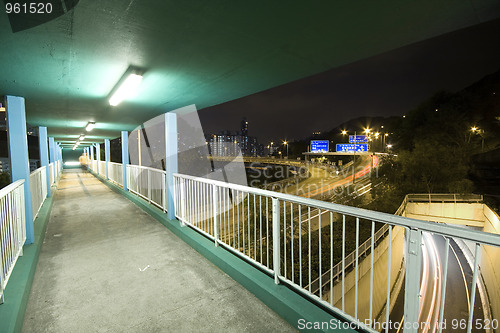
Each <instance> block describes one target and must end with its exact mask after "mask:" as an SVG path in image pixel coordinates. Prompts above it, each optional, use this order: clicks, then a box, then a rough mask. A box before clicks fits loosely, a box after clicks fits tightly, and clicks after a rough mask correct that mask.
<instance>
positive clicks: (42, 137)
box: [38, 126, 50, 198]
mask: <svg viewBox="0 0 500 333" xmlns="http://www.w3.org/2000/svg"><path fill="white" fill-rule="evenodd" d="M38 143H39V145H40V165H41V166H42V167H45V172H46V177H47V198H48V197H50V168H49V146H48V145H47V127H44V126H39V127H38Z"/></svg>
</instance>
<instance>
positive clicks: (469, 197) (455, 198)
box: [405, 193, 483, 203]
mask: <svg viewBox="0 0 500 333" xmlns="http://www.w3.org/2000/svg"><path fill="white" fill-rule="evenodd" d="M405 200H407V201H408V202H429V203H431V202H454V203H457V202H471V203H482V202H483V196H482V195H480V194H449V193H422V194H408V195H407V196H406V198H405Z"/></svg>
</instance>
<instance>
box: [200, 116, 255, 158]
mask: <svg viewBox="0 0 500 333" xmlns="http://www.w3.org/2000/svg"><path fill="white" fill-rule="evenodd" d="M240 125H241V126H240V129H241V132H236V134H231V132H229V131H227V130H226V131H221V132H219V133H218V134H212V135H208V136H207V137H206V140H207V143H208V144H209V147H210V153H211V154H212V156H236V155H238V154H240V153H241V154H242V155H243V156H261V155H262V154H263V151H262V149H259V148H260V147H259V144H258V142H257V138H255V137H249V136H248V121H247V119H246V118H243V119H242V120H241V124H240Z"/></svg>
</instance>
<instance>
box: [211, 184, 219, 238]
mask: <svg viewBox="0 0 500 333" xmlns="http://www.w3.org/2000/svg"><path fill="white" fill-rule="evenodd" d="M217 195H218V190H217V185H212V200H213V211H214V214H213V215H214V238H215V246H218V241H219V235H218V228H219V226H218V224H219V219H218V218H217V213H218V212H217V204H218V200H217Z"/></svg>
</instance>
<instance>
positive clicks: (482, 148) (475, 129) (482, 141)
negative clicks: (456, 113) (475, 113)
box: [470, 126, 484, 152]
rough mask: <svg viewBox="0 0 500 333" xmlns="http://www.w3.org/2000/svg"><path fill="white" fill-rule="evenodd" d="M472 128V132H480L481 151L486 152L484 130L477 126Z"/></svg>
mask: <svg viewBox="0 0 500 333" xmlns="http://www.w3.org/2000/svg"><path fill="white" fill-rule="evenodd" d="M470 130H471V132H472V133H474V134H478V135H480V136H481V152H484V130H482V129H479V128H478V127H476V126H472V127H471V129H470Z"/></svg>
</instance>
